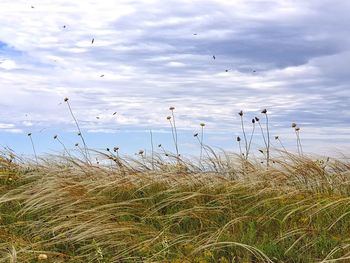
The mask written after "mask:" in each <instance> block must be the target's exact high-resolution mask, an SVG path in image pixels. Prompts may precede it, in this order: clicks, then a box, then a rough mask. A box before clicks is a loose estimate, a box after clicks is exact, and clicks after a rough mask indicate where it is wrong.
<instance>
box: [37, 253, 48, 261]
mask: <svg viewBox="0 0 350 263" xmlns="http://www.w3.org/2000/svg"><path fill="white" fill-rule="evenodd" d="M45 259H47V255H46V254H39V256H38V260H45Z"/></svg>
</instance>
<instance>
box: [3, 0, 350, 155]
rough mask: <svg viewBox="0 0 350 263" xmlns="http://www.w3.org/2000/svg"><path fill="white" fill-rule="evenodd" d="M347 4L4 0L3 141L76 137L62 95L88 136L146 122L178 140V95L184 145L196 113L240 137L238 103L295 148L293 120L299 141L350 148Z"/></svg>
mask: <svg viewBox="0 0 350 263" xmlns="http://www.w3.org/2000/svg"><path fill="white" fill-rule="evenodd" d="M349 13H350V2H349V1H343V0H322V1H319V0H309V1H304V0H266V1H265V0H261V1H259V0H244V1H243V0H242V1H241V0H231V1H229V0H225V1H224V0H193V1H187V0H186V1H185V0H183V1H181V0H167V1H164V0H149V1H146V0H144V1H141V0H118V1H117V0H101V1H97V0H84V1H78V0H76V1H71V0H69V1H68V0H40V1H39V0H16V1H13V0H1V1H0V28H1V29H0V98H1V100H0V106H1V111H0V145H2V146H3V147H11V148H12V149H14V150H15V151H16V152H19V153H31V151H32V149H31V144H30V141H29V139H28V136H27V133H29V132H30V133H32V139H33V141H34V143H35V146H36V148H37V151H38V152H40V153H49V152H55V151H60V150H62V147H61V145H60V144H59V143H57V141H55V140H53V136H54V135H55V134H57V135H58V136H59V138H60V139H61V140H62V141H63V142H64V143H65V144H66V146H67V147H68V148H70V147H74V144H75V142H78V141H79V139H80V138H79V137H78V136H77V129H76V127H75V125H74V121H73V119H72V117H71V115H70V112H69V110H68V107H67V104H66V103H64V101H63V99H64V98H65V97H68V98H69V102H70V105H71V107H72V110H73V112H74V115H75V116H76V118H77V119H78V122H79V124H80V127H81V129H82V132H83V134H84V136H85V138H86V141H87V144H88V145H89V147H91V148H97V149H104V148H106V147H113V146H119V147H120V149H121V151H122V152H124V153H128V154H132V153H134V152H137V151H138V150H139V149H149V148H150V130H152V135H153V142H154V145H155V146H156V145H158V144H163V145H164V147H166V148H167V149H169V150H170V151H174V145H173V143H172V135H171V130H170V124H169V122H168V121H167V119H166V117H167V116H168V115H169V114H170V113H171V112H170V111H169V107H171V106H173V107H175V118H176V126H177V130H178V134H179V148H180V151H181V152H183V153H191V154H192V153H193V154H195V153H197V152H198V151H199V145H198V141H197V140H196V138H194V137H193V133H195V132H198V131H200V126H199V124H200V123H205V124H206V126H205V129H204V140H205V141H204V142H205V143H206V144H208V145H211V146H213V147H218V148H223V149H225V150H232V151H237V149H238V145H237V142H236V139H235V138H236V136H242V132H241V128H240V116H239V115H238V112H239V111H240V110H243V111H244V120H245V121H246V129H247V132H248V133H249V132H250V129H251V121H250V120H251V118H253V117H255V116H258V117H259V118H261V119H262V120H264V117H265V116H263V115H261V114H260V111H261V110H262V109H264V108H266V109H267V110H268V116H269V121H270V130H271V136H276V135H278V136H279V137H280V139H281V141H283V143H284V144H285V145H286V146H287V147H288V149H290V150H291V151H295V150H296V148H295V133H294V131H293V129H292V128H291V123H292V122H295V123H297V124H298V125H299V126H300V128H301V131H300V132H301V138H302V143H303V146H304V149H305V151H306V152H310V153H311V152H313V153H317V154H318V153H320V154H331V153H330V152H336V151H340V152H343V153H345V152H350V149H349V148H350V147H349V146H350V140H349V138H350V129H349V122H350V109H349V105H350V89H349V87H348V85H349V81H350V74H349V73H348V72H349V69H348V67H347V66H348V65H347V63H348V61H349V60H350V27H349V23H350V21H349V20H350V19H349V17H348V14H349ZM92 40H93V41H92ZM214 57H215V59H214ZM114 112H117V114H115V115H113V113H114ZM262 124H264V122H262ZM274 143H275V142H274ZM253 144H254V148H255V149H256V150H257V149H259V148H261V147H263V142H262V140H261V134H260V131H259V129H257V133H256V135H255V136H254V143H253ZM275 146H276V147H277V146H278V145H277V144H276V143H275Z"/></svg>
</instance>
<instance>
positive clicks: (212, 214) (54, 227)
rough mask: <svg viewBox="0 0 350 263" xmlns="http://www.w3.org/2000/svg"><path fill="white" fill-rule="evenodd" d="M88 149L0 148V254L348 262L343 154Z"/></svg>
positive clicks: (17, 258)
mask: <svg viewBox="0 0 350 263" xmlns="http://www.w3.org/2000/svg"><path fill="white" fill-rule="evenodd" d="M93 154H95V155H98V156H99V162H100V163H99V164H96V163H90V162H87V161H86V160H85V159H84V158H78V157H72V156H71V157H69V156H67V155H66V156H48V157H46V158H42V159H39V161H38V163H36V162H32V163H30V162H29V161H25V160H21V159H19V158H18V157H16V155H15V154H13V153H8V152H7V153H6V152H4V153H3V154H2V157H1V159H0V161H1V163H0V175H1V177H0V187H1V188H0V191H1V198H0V222H1V229H0V241H1V244H0V249H1V250H0V251H1V252H0V253H1V260H0V262H39V261H40V262H77V263H78V262H203V263H204V262H350V184H349V183H350V180H349V179H350V163H348V162H344V161H340V160H336V159H325V160H313V159H311V158H308V157H306V156H305V155H303V156H299V155H292V154H290V153H287V152H284V151H283V152H274V153H273V154H272V155H271V160H270V161H271V165H270V166H269V167H268V168H267V167H266V165H265V164H261V163H260V161H259V160H254V161H249V160H247V159H246V158H243V157H242V156H241V155H235V154H229V153H217V154H216V155H214V153H210V152H209V154H208V155H206V158H204V157H202V160H201V163H200V165H199V164H198V160H197V161H194V160H183V159H179V158H175V157H174V158H172V157H171V156H164V154H162V155H161V154H159V155H158V154H154V156H153V158H152V159H151V158H149V157H145V156H143V155H140V156H138V157H135V158H132V159H131V158H129V159H127V158H121V157H119V156H116V155H114V154H113V153H111V152H106V153H93ZM251 159H254V158H251ZM195 163H196V165H195ZM46 257H47V258H46Z"/></svg>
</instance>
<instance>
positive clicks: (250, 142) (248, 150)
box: [246, 119, 255, 160]
mask: <svg viewBox="0 0 350 263" xmlns="http://www.w3.org/2000/svg"><path fill="white" fill-rule="evenodd" d="M252 123H253V131H252V134H251V135H250V140H249V144H248V149H247V154H246V159H247V160H248V155H249V152H250V147H251V145H252V140H253V136H254V132H255V120H254V119H253V120H252Z"/></svg>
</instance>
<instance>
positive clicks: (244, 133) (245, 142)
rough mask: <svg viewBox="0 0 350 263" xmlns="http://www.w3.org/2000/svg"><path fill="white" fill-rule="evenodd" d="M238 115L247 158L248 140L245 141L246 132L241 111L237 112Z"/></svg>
mask: <svg viewBox="0 0 350 263" xmlns="http://www.w3.org/2000/svg"><path fill="white" fill-rule="evenodd" d="M239 115H240V116H241V127H242V132H243V138H244V144H245V152H246V158H248V156H247V155H248V141H247V136H246V132H245V129H244V122H243V113H242V111H241V112H240V113H239Z"/></svg>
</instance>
